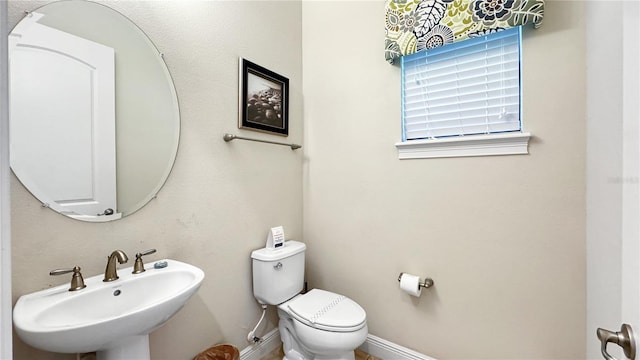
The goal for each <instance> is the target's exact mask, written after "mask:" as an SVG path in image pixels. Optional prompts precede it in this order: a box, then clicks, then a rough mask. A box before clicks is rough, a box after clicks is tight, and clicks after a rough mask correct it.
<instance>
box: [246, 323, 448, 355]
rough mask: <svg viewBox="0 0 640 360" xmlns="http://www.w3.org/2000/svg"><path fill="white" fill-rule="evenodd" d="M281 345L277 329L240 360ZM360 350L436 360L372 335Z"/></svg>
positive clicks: (368, 336)
mask: <svg viewBox="0 0 640 360" xmlns="http://www.w3.org/2000/svg"><path fill="white" fill-rule="evenodd" d="M281 344H282V341H281V340H280V332H279V331H278V328H275V329H273V330H271V331H270V332H268V333H267V334H266V335H265V336H263V337H262V341H261V342H259V343H257V344H253V345H249V346H247V347H246V348H244V349H242V351H240V360H260V359H262V358H263V357H265V356H266V355H267V354H269V353H271V352H272V351H274V350H275V349H277V348H278V347H279V346H280V345H281ZM358 349H360V350H362V351H364V352H366V353H367V354H369V355H373V356H375V357H377V358H379V359H382V360H436V359H434V358H432V357H429V356H426V355H424V354H420V353H419V352H417V351H413V350H411V349H408V348H406V347H404V346H400V345H398V344H395V343H392V342H391V341H387V340H384V339H382V338H379V337H377V336H375V335H371V334H369V335H367V340H365V342H364V344H362V345H360V347H359V348H358Z"/></svg>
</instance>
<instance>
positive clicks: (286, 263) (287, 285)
mask: <svg viewBox="0 0 640 360" xmlns="http://www.w3.org/2000/svg"><path fill="white" fill-rule="evenodd" d="M306 248H307V247H306V245H305V244H303V243H301V242H298V241H294V240H289V241H285V242H284V246H282V247H280V248H279V249H275V250H274V249H267V248H262V249H258V250H254V251H253V252H252V253H251V259H252V265H253V296H255V298H256V299H257V300H258V302H260V303H261V304H268V305H278V304H281V303H283V302H285V301H287V300H289V299H291V298H292V297H294V296H296V295H297V294H298V293H300V291H302V288H303V286H304V252H305V249H306Z"/></svg>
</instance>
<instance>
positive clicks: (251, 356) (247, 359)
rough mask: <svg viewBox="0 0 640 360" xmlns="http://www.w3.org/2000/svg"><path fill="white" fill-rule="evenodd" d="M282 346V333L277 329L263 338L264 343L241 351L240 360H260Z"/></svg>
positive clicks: (261, 342)
mask: <svg viewBox="0 0 640 360" xmlns="http://www.w3.org/2000/svg"><path fill="white" fill-rule="evenodd" d="M281 344H282V341H281V340H280V331H278V328H275V329H273V330H271V331H269V332H268V333H267V334H266V335H265V336H263V337H262V341H260V342H259V343H255V344H253V345H249V346H247V347H246V348H244V349H242V351H240V360H260V359H262V358H263V357H265V356H267V355H268V354H269V353H271V352H272V351H273V350H275V349H277V348H278V347H279V346H280V345H281Z"/></svg>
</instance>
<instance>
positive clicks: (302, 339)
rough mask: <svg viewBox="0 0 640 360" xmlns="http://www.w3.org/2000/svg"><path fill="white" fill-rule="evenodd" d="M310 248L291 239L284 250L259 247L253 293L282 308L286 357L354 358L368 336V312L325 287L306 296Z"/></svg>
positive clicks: (280, 326) (288, 359)
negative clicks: (305, 280)
mask: <svg viewBox="0 0 640 360" xmlns="http://www.w3.org/2000/svg"><path fill="white" fill-rule="evenodd" d="M305 250H306V245H305V244H303V243H301V242H298V241H294V240H289V241H286V242H284V246H282V247H280V248H278V249H268V248H262V249H258V250H255V251H253V252H252V253H251V259H252V264H253V295H254V296H255V298H256V299H257V300H258V302H259V303H261V304H267V305H277V307H278V317H279V318H280V321H279V324H278V329H279V330H280V338H281V339H282V343H283V349H284V355H285V356H284V358H283V360H321V359H322V360H354V350H355V349H356V348H357V347H358V346H360V345H361V344H362V343H364V341H365V340H366V337H367V333H368V328H367V314H366V313H365V311H364V309H362V307H360V305H358V303H356V302H355V301H353V300H351V299H349V298H348V297H346V296H344V295H340V294H335V293H332V292H330V291H326V290H320V289H313V290H311V291H309V292H307V293H305V294H300V291H302V288H303V286H304V257H305Z"/></svg>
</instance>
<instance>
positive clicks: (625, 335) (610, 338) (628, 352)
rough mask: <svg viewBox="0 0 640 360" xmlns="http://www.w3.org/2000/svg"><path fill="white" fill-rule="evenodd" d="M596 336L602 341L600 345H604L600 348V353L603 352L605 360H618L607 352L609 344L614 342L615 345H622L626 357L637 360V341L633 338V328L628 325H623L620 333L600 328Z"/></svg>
mask: <svg viewBox="0 0 640 360" xmlns="http://www.w3.org/2000/svg"><path fill="white" fill-rule="evenodd" d="M596 334H597V335H598V339H600V343H601V344H602V346H601V347H600V351H601V352H602V356H604V358H605V359H607V360H617V359H616V358H614V357H613V356H611V355H609V353H608V352H607V343H610V342H612V343H614V344H618V345H620V347H621V348H622V350H623V351H624V355H625V356H626V357H628V358H629V359H631V360H635V358H636V340H635V337H634V336H633V330H631V326H629V325H628V324H622V327H621V328H620V331H618V332H613V331H610V330H605V329H602V328H598V330H597V331H596Z"/></svg>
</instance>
